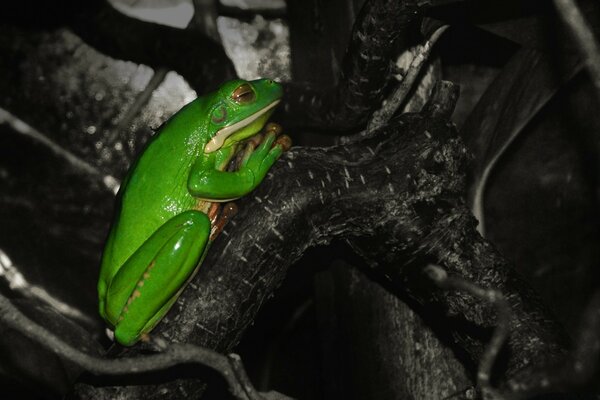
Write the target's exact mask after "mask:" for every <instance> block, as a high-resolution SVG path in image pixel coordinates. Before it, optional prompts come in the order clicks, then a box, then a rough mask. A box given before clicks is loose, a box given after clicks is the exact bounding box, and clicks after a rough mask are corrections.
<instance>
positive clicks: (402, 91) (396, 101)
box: [366, 25, 448, 136]
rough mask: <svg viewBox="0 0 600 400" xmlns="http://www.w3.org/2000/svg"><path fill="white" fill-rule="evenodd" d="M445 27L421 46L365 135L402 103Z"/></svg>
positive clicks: (436, 31) (440, 28) (392, 113)
mask: <svg viewBox="0 0 600 400" xmlns="http://www.w3.org/2000/svg"><path fill="white" fill-rule="evenodd" d="M446 29H448V25H442V26H440V27H439V28H438V29H436V30H435V32H433V34H432V35H431V37H430V38H429V40H427V42H425V44H424V45H423V46H422V47H421V49H420V52H419V53H418V54H417V55H416V56H415V58H414V59H413V60H412V63H411V64H410V67H409V69H408V71H407V73H406V75H405V76H404V79H402V82H400V84H399V85H398V87H397V88H396V90H394V93H392V95H391V96H390V97H389V98H388V99H387V100H386V101H385V103H384V104H383V106H382V107H381V109H380V110H378V111H376V112H374V113H373V116H372V117H371V120H370V121H369V123H368V125H367V130H366V136H369V135H370V134H371V133H372V132H373V131H375V130H377V129H379V128H381V127H382V126H383V125H385V124H386V123H387V122H388V121H389V120H390V119H391V118H392V116H393V115H394V114H395V113H396V110H398V108H399V107H400V106H401V105H402V104H404V101H405V100H406V96H407V95H408V92H409V91H410V89H411V88H412V86H413V84H414V83H415V80H416V79H417V77H418V76H419V72H421V69H422V68H423V65H425V61H427V60H428V59H429V55H430V54H431V50H432V48H433V45H434V44H435V43H436V42H437V41H438V39H439V38H440V36H441V35H442V33H444V31H445V30H446Z"/></svg>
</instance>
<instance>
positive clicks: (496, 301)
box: [425, 264, 511, 399]
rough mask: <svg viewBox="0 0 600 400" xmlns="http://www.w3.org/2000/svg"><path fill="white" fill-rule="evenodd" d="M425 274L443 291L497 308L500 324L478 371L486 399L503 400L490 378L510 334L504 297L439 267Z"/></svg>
mask: <svg viewBox="0 0 600 400" xmlns="http://www.w3.org/2000/svg"><path fill="white" fill-rule="evenodd" d="M425 273H426V274H427V275H428V276H429V277H430V278H431V279H432V280H433V281H434V282H435V283H436V285H438V286H439V287H441V288H443V289H453V290H461V291H464V292H466V293H469V294H470V295H472V296H474V297H476V298H478V299H481V300H483V301H486V302H489V303H490V304H493V305H494V306H495V307H496V310H497V313H498V323H497V325H496V329H494V333H493V335H492V338H491V339H490V342H489V343H488V345H487V348H486V350H485V351H484V353H483V355H482V356H481V358H480V359H479V368H478V371H477V385H478V386H479V389H480V390H481V393H482V395H483V398H484V399H488V398H490V399H502V398H503V397H502V396H501V394H500V393H499V392H498V391H497V390H496V389H495V388H493V387H492V385H491V382H490V378H491V376H492V368H493V366H494V363H495V362H496V359H497V357H498V353H500V350H501V349H502V346H503V345H504V343H505V342H506V337H507V336H508V333H509V322H510V314H511V313H510V307H509V305H508V302H507V301H506V299H505V298H504V296H503V295H502V293H500V292H498V291H497V290H494V289H483V288H481V287H479V286H477V285H474V284H473V283H471V282H469V281H467V280H465V279H461V278H459V277H456V276H448V274H447V273H446V271H444V270H443V269H442V268H440V267H438V266H437V265H433V264H430V265H428V266H427V267H426V268H425Z"/></svg>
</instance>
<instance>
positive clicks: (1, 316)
mask: <svg viewBox="0 0 600 400" xmlns="http://www.w3.org/2000/svg"><path fill="white" fill-rule="evenodd" d="M0 321H2V322H3V323H5V324H6V325H7V326H8V327H10V328H12V329H15V330H17V331H18V332H21V333H22V334H23V335H25V336H26V337H28V338H30V339H32V340H34V341H35V342H37V343H39V344H40V345H42V346H43V347H45V348H46V349H48V350H50V351H52V352H54V353H55V354H56V355H58V356H59V357H61V358H63V359H66V360H69V361H71V362H73V363H74V364H76V365H78V366H80V367H81V368H83V369H85V370H86V371H89V372H91V373H93V374H96V375H111V376H115V375H125V374H134V373H135V374H139V373H144V372H151V371H158V370H162V369H165V368H169V367H173V366H176V365H180V364H184V363H197V364H201V365H204V366H206V367H208V368H211V369H213V370H215V371H217V372H218V373H220V374H221V376H222V377H223V378H224V379H225V380H226V381H227V384H228V385H229V389H230V392H231V394H232V395H233V396H234V397H235V398H236V399H240V400H264V398H263V397H262V395H261V394H260V393H258V392H257V391H256V390H255V389H254V387H253V386H252V384H251V383H250V380H249V379H248V377H247V375H246V373H245V371H244V368H243V366H242V364H241V360H240V358H239V357H238V356H237V355H230V356H229V357H227V356H224V355H222V354H219V353H217V352H215V351H212V350H209V349H205V348H201V347H198V346H193V345H190V344H172V345H170V346H168V347H166V348H165V349H164V351H162V352H161V353H159V354H153V355H147V356H137V357H132V358H118V359H105V358H98V357H94V356H91V355H89V354H86V353H84V352H82V351H80V350H77V349H75V348H74V347H72V346H71V345H69V344H67V343H65V342H64V341H63V340H61V339H60V338H59V337H57V336H56V335H54V334H53V333H51V332H49V331H48V330H46V329H45V328H43V327H42V326H40V325H38V324H36V323H35V322H34V321H32V320H31V319H29V318H27V317H26V316H24V315H23V314H22V313H21V312H20V311H19V310H18V309H17V308H16V307H15V306H13V305H12V304H11V302H10V300H8V299H7V298H6V297H4V296H2V295H0Z"/></svg>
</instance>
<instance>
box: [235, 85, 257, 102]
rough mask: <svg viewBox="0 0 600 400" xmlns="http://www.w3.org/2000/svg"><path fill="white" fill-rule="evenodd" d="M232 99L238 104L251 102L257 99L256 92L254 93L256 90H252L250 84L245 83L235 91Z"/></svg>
mask: <svg viewBox="0 0 600 400" xmlns="http://www.w3.org/2000/svg"><path fill="white" fill-rule="evenodd" d="M231 99H232V100H233V101H235V102H236V103H238V104H242V105H243V104H250V103H252V102H253V101H254V100H256V94H254V90H252V87H251V86H250V85H248V84H247V83H244V84H243V85H240V86H238V87H237V89H235V90H234V91H233V93H232V94H231Z"/></svg>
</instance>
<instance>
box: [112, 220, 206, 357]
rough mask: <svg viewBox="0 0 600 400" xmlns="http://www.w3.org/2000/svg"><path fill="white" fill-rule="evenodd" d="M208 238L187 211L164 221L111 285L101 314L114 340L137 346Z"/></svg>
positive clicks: (177, 290)
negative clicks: (112, 328) (107, 322)
mask: <svg viewBox="0 0 600 400" xmlns="http://www.w3.org/2000/svg"><path fill="white" fill-rule="evenodd" d="M209 235H210V221H209V219H208V217H207V216H206V214H204V213H202V212H199V211H195V210H190V211H185V212H183V213H181V214H179V215H176V216H175V217H173V218H171V219H170V220H168V221H167V222H166V223H165V224H164V225H162V226H161V227H160V228H158V229H157V230H156V231H155V232H154V234H152V236H150V238H148V239H147V240H146V241H145V242H144V244H143V245H142V246H141V247H140V248H139V249H138V250H137V251H136V252H135V253H134V254H133V255H132V256H131V257H130V258H129V259H128V260H127V261H126V262H125V264H124V265H123V266H122V267H121V268H120V269H119V272H117V274H116V275H115V276H114V278H113V279H112V280H111V283H110V286H109V287H108V290H107V293H106V300H105V313H106V316H107V318H108V320H109V321H110V322H111V323H112V324H113V326H114V328H115V337H116V339H117V340H118V341H119V342H120V343H121V344H124V345H126V346H129V345H132V344H134V343H135V342H137V341H138V340H139V339H140V337H141V336H142V335H143V334H145V333H147V332H149V331H150V330H152V328H153V327H154V326H155V325H156V324H157V323H158V322H159V321H160V319H161V318H162V317H163V316H164V315H165V314H166V312H167V311H168V310H169V308H170V307H171V305H173V303H174V302H175V300H177V297H178V296H179V294H180V293H181V291H182V290H183V287H184V286H185V284H186V283H187V282H188V281H189V280H190V278H191V277H192V275H193V273H194V271H195V270H196V267H197V266H198V265H199V263H200V262H201V260H202V257H203V254H204V253H205V249H206V245H207V242H208V238H209Z"/></svg>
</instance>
